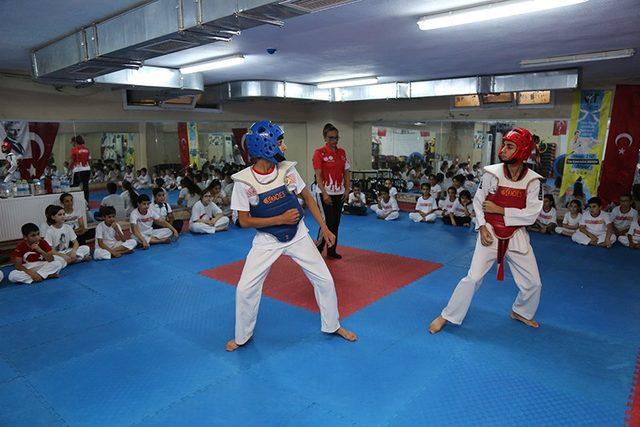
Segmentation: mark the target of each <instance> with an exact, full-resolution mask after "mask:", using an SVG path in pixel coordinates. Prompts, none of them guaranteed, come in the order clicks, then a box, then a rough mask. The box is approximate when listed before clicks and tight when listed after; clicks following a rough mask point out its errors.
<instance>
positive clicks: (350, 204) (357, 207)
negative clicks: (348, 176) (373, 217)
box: [343, 184, 367, 215]
mask: <svg viewBox="0 0 640 427" xmlns="http://www.w3.org/2000/svg"><path fill="white" fill-rule="evenodd" d="M343 213H344V214H345V215H366V214H367V198H366V197H365V195H364V193H363V192H362V191H361V190H360V185H359V184H353V191H352V192H351V193H350V194H349V199H348V200H347V203H346V204H345V205H344V209H343Z"/></svg>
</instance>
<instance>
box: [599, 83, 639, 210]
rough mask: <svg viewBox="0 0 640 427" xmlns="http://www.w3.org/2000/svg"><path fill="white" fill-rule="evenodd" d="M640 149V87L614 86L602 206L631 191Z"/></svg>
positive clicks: (603, 177) (603, 173) (602, 187)
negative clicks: (614, 92)
mask: <svg viewBox="0 0 640 427" xmlns="http://www.w3.org/2000/svg"><path fill="white" fill-rule="evenodd" d="M639 150H640V86H638V85H619V86H616V94H615V98H614V101H613V111H612V113H611V124H610V125H609V137H608V138H607V148H606V152H605V156H604V162H603V164H602V177H601V178H600V186H599V187H598V196H599V197H601V198H602V202H603V204H604V205H605V206H608V205H609V204H610V203H612V202H617V201H618V200H619V199H620V196H622V195H623V194H627V193H630V192H631V187H632V185H633V178H634V175H635V173H636V165H637V164H638V153H639Z"/></svg>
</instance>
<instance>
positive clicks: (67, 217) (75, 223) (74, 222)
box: [64, 208, 84, 230]
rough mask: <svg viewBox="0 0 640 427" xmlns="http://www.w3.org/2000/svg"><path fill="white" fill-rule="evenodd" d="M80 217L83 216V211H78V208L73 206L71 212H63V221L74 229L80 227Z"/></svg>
mask: <svg viewBox="0 0 640 427" xmlns="http://www.w3.org/2000/svg"><path fill="white" fill-rule="evenodd" d="M80 218H84V213H83V212H80V211H79V210H78V208H74V209H73V212H71V213H67V211H65V212H64V223H65V224H68V225H70V226H71V228H73V229H74V230H77V229H78V228H80Z"/></svg>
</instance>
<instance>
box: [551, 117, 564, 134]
mask: <svg viewBox="0 0 640 427" xmlns="http://www.w3.org/2000/svg"><path fill="white" fill-rule="evenodd" d="M566 134H567V121H566V120H555V121H554V122H553V136H560V135H566Z"/></svg>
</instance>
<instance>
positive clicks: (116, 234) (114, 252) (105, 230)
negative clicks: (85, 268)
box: [93, 206, 138, 261]
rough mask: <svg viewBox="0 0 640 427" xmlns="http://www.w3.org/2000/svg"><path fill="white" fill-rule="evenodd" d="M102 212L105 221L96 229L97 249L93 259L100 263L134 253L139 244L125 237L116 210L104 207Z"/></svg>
mask: <svg viewBox="0 0 640 427" xmlns="http://www.w3.org/2000/svg"><path fill="white" fill-rule="evenodd" d="M100 210H101V211H102V216H103V217H104V221H103V222H101V223H100V224H98V226H97V227H96V248H95V249H94V251H93V259H95V260H96V261H99V260H103V259H111V258H119V257H121V256H122V255H124V254H130V253H131V252H133V249H134V248H135V247H136V246H137V244H138V243H137V242H136V241H135V240H134V239H127V238H126V237H125V236H124V233H123V232H122V228H121V227H120V224H118V222H117V221H116V210H115V209H114V208H113V207H112V206H103V207H101V208H100Z"/></svg>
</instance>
